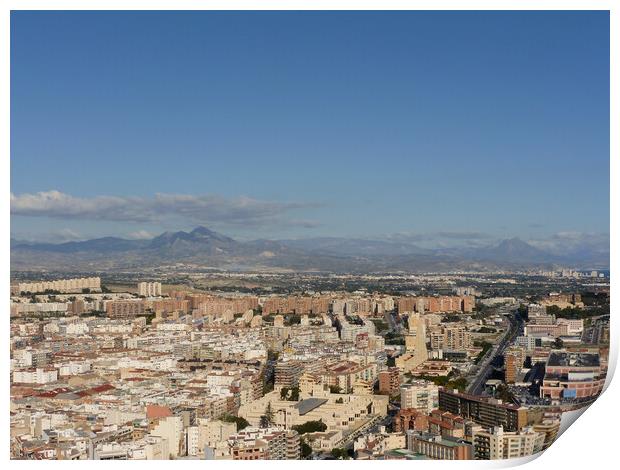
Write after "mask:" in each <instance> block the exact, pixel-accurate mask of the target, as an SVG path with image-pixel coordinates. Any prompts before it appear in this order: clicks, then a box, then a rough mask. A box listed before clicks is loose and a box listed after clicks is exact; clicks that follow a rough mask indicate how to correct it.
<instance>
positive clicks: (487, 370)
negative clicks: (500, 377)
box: [467, 312, 523, 395]
mask: <svg viewBox="0 0 620 470" xmlns="http://www.w3.org/2000/svg"><path fill="white" fill-rule="evenodd" d="M509 321H510V327H509V328H508V329H507V330H506V333H504V336H503V337H502V339H501V341H500V342H499V343H497V344H495V345H494V346H493V347H492V348H491V349H489V351H488V352H487V354H486V356H484V358H483V359H482V361H481V362H480V364H478V365H477V368H478V372H477V374H476V377H475V378H474V380H473V382H471V383H470V385H469V387H468V388H467V393H470V394H472V395H480V394H481V393H482V390H483V388H484V384H485V382H486V381H487V379H488V377H489V375H491V372H492V371H493V362H494V361H495V360H496V359H497V358H499V357H500V356H502V355H503V354H504V351H505V350H506V348H507V347H508V346H509V345H510V344H511V343H512V342H513V341H514V340H515V338H516V337H517V335H518V334H519V333H520V331H521V329H522V327H523V322H522V320H521V319H520V318H519V317H518V316H517V313H516V312H513V313H511V314H510V316H509Z"/></svg>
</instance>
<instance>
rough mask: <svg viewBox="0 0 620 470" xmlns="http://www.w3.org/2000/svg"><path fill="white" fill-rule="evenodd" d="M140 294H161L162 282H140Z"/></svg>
mask: <svg viewBox="0 0 620 470" xmlns="http://www.w3.org/2000/svg"><path fill="white" fill-rule="evenodd" d="M138 295H140V296H143V297H159V296H161V282H140V283H139V284H138Z"/></svg>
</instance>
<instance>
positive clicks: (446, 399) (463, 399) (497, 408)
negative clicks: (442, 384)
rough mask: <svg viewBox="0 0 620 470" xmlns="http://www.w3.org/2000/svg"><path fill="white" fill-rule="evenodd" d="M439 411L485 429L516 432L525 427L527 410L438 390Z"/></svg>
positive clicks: (497, 401) (446, 390) (472, 396)
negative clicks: (495, 428)
mask: <svg viewBox="0 0 620 470" xmlns="http://www.w3.org/2000/svg"><path fill="white" fill-rule="evenodd" d="M439 409H440V410H442V411H449V412H450V413H453V414H455V415H459V416H462V417H463V418H467V419H471V420H472V421H475V422H476V423H478V424H481V425H483V426H486V427H493V426H502V427H503V429H504V430H506V431H509V432H512V431H518V430H519V429H521V428H522V427H524V426H525V425H527V408H525V407H520V406H516V405H512V404H508V403H502V402H501V401H499V400H494V399H490V398H482V397H479V396H475V395H469V394H467V393H459V392H456V391H453V390H448V389H443V388H441V389H439Z"/></svg>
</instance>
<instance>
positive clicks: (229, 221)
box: [11, 190, 316, 227]
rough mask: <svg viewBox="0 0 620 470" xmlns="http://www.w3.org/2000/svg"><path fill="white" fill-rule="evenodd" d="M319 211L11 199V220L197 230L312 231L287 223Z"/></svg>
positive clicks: (37, 196)
mask: <svg viewBox="0 0 620 470" xmlns="http://www.w3.org/2000/svg"><path fill="white" fill-rule="evenodd" d="M310 207H316V204H311V203H298V202H273V201H261V200H257V199H253V198H250V197H246V196H240V197H236V198H225V197H222V196H218V195H213V194H206V195H188V194H162V193H157V194H155V195H154V196H153V197H119V196H95V197H75V196H71V195H69V194H65V193H62V192H60V191H56V190H52V191H42V192H38V193H25V194H19V195H15V194H12V193H11V214H12V215H19V216H28V217H52V218H58V219H83V220H105V221H117V222H135V223H158V222H161V221H163V220H164V219H170V218H178V219H180V220H183V221H185V222H189V223H196V224H214V225H223V226H240V227H243V226H245V227H260V226H264V225H268V224H274V225H295V226H302V227H309V226H311V225H312V223H311V222H309V221H305V220H303V221H296V220H287V219H286V218H285V217H284V216H285V215H286V214H287V213H288V212H290V211H294V210H297V209H304V208H310Z"/></svg>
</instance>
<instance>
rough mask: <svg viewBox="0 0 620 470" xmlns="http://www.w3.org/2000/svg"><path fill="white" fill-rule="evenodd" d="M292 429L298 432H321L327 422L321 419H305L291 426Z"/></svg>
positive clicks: (325, 427) (325, 428)
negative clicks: (301, 422) (302, 422)
mask: <svg viewBox="0 0 620 470" xmlns="http://www.w3.org/2000/svg"><path fill="white" fill-rule="evenodd" d="M293 430H294V431H297V432H298V433H299V434H306V433H309V432H323V431H325V430H327V424H325V423H324V422H323V421H306V422H305V423H304V424H297V425H295V426H293Z"/></svg>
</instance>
